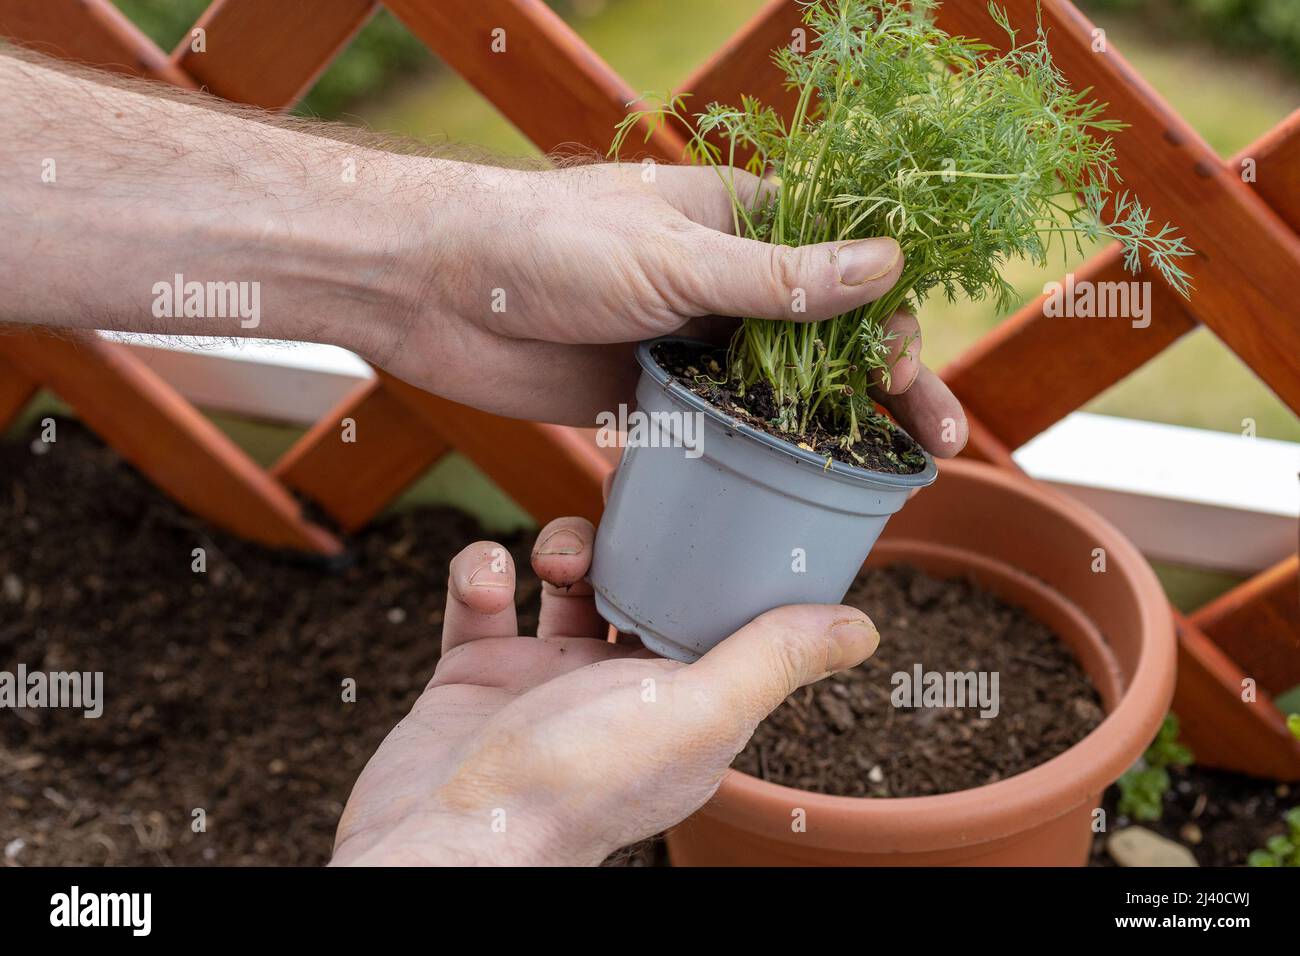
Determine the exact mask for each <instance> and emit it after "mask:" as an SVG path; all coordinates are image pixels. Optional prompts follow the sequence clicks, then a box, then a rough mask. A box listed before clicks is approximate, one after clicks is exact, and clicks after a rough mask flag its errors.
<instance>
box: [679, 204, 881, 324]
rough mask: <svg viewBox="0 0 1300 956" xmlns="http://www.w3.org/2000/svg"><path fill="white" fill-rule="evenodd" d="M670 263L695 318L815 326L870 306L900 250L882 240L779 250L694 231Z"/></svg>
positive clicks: (753, 241)
mask: <svg viewBox="0 0 1300 956" xmlns="http://www.w3.org/2000/svg"><path fill="white" fill-rule="evenodd" d="M681 251H682V255H681V256H680V257H678V259H677V260H676V261H677V262H678V263H679V264H680V266H679V267H680V268H682V269H684V270H689V272H690V275H689V276H682V277H680V281H678V282H675V283H673V284H674V285H675V286H676V287H677V288H684V289H688V290H691V291H690V293H688V294H689V295H690V298H692V299H693V300H694V301H693V302H692V303H691V304H692V305H693V306H695V308H697V309H698V310H699V311H700V312H701V313H708V314H713V315H727V316H740V317H744V318H755V319H793V320H794V321H796V322H819V321H821V320H823V319H831V318H834V317H835V316H837V315H842V314H843V313H845V312H851V311H853V310H854V309H856V308H857V307H858V306H860V305H865V304H866V303H868V302H874V301H875V300H876V299H879V298H880V297H881V296H882V295H884V294H885V293H886V292H888V291H889V290H890V289H892V288H893V287H894V284H895V283H896V282H898V279H899V276H901V275H902V274H903V252H902V250H901V249H900V248H899V247H898V243H897V242H895V241H894V240H893V239H891V238H888V237H882V238H876V239H855V240H851V241H848V242H822V243H818V244H816V245H811V246H781V245H773V244H771V243H767V242H759V241H758V240H756V239H741V238H737V237H736V236H729V235H727V234H726V233H722V232H716V231H714V230H712V229H709V228H707V227H705V226H699V227H697V228H695V229H692V230H690V231H689V232H688V233H687V239H686V241H685V243H684V248H683V249H682V250H681Z"/></svg>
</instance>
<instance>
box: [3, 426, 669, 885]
mask: <svg viewBox="0 0 1300 956" xmlns="http://www.w3.org/2000/svg"><path fill="white" fill-rule="evenodd" d="M34 434H35V432H33V434H32V435H29V436H28V437H27V438H26V439H24V440H23V441H21V442H11V443H6V444H0V669H4V670H10V671H12V670H14V669H15V668H16V666H17V664H18V663H20V662H21V663H24V664H26V665H27V667H28V669H29V670H83V671H84V670H91V671H94V670H102V671H103V672H104V689H103V694H104V712H103V716H101V717H100V718H99V719H97V720H86V719H83V718H82V717H81V716H80V712H79V711H77V712H73V711H67V710H7V711H4V712H3V713H0V853H2V854H3V855H2V856H0V865H2V864H8V865H25V866H33V865H47V866H48V865H59V864H91V865H100V864H117V865H150V864H187V865H201V864H227V865H231V864H321V863H324V862H326V861H327V860H328V859H329V857H330V852H331V847H332V844H333V840H334V829H335V826H336V825H337V824H338V818H339V814H340V813H341V812H342V809H343V803H344V801H345V800H346V799H347V796H348V793H349V792H350V791H351V788H352V784H353V783H354V782H355V780H356V778H357V775H358V774H359V773H360V772H361V768H362V767H363V766H364V765H365V762H366V761H367V760H368V759H369V757H370V755H371V754H372V753H373V752H374V750H375V748H376V747H377V746H378V745H379V742H380V741H381V740H382V739H383V738H384V736H385V735H386V734H387V733H388V731H389V730H391V729H392V727H393V726H394V725H395V724H396V723H397V721H398V720H399V719H400V718H401V717H403V716H404V715H405V714H406V712H407V710H408V709H409V708H410V706H411V704H412V702H413V701H414V700H415V698H416V696H418V694H419V693H420V691H421V690H422V689H423V687H424V684H425V682H426V681H427V680H428V678H429V675H430V674H431V673H432V672H433V668H434V664H435V663H436V662H437V658H438V645H439V640H440V632H441V624H442V614H443V606H444V602H445V600H446V580H447V563H448V561H450V559H451V557H452V556H453V555H454V554H456V552H457V551H459V550H460V549H461V548H462V547H464V546H465V545H466V544H468V543H470V542H471V541H475V540H479V539H482V538H484V537H490V536H489V535H487V534H485V532H484V531H483V529H482V528H480V527H479V526H478V525H477V524H476V523H475V522H474V521H473V520H471V519H470V518H468V517H466V516H465V515H463V514H461V513H459V512H455V511H451V510H445V509H437V510H434V509H428V510H419V511H412V512H406V513H402V514H399V515H394V516H391V517H386V518H383V519H381V520H379V521H377V522H375V523H374V524H373V525H371V526H370V527H368V528H367V529H366V530H365V531H363V532H361V533H360V534H358V535H356V536H355V537H353V538H352V539H351V540H350V542H349V546H350V550H351V552H352V555H353V560H352V563H351V564H350V565H348V566H346V567H341V568H329V567H326V566H324V565H322V564H319V563H312V562H310V561H304V560H303V559H300V558H293V557H290V556H286V555H284V554H278V553H275V552H272V551H268V550H266V549H264V548H260V547H257V546H256V545H252V544H249V543H247V542H244V541H241V540H239V539H237V538H235V537H232V536H230V535H226V534H223V533H221V532H217V531H214V530H213V529H212V528H210V527H208V526H207V525H205V524H203V523H202V522H200V521H197V520H195V519H194V518H192V517H190V516H189V515H187V514H185V513H184V512H182V511H181V510H180V509H178V508H177V507H176V506H175V505H173V504H172V503H171V502H170V501H169V500H168V499H166V498H165V497H164V496H162V495H161V494H160V493H159V492H158V491H156V490H155V489H154V488H153V487H152V486H151V485H150V484H149V483H148V482H147V481H145V480H144V479H142V478H141V477H140V476H139V475H138V474H137V473H136V472H135V470H134V469H132V468H131V467H130V466H129V465H126V464H124V463H123V462H122V461H121V460H120V459H119V458H118V457H117V455H116V454H115V453H114V452H113V451H111V450H109V449H107V448H105V447H104V446H103V445H102V444H100V442H99V441H98V440H97V439H96V438H94V437H93V436H92V435H90V434H89V433H88V432H87V431H86V430H85V429H83V428H82V427H81V426H80V425H78V424H77V423H76V422H74V421H60V422H59V423H58V442H57V443H56V444H54V445H48V446H47V445H37V446H34V447H35V448H37V449H38V450H39V451H41V452H43V453H42V454H36V453H34V452H33V450H32V447H31V446H29V444H28V441H30V439H31V437H33V436H34ZM504 543H506V544H507V545H508V546H509V547H510V549H511V551H512V553H513V555H514V558H515V563H516V567H518V568H519V569H520V574H519V579H520V580H519V596H520V600H521V604H520V610H519V624H520V627H521V628H522V630H523V632H524V633H528V632H529V631H530V630H531V629H532V628H534V627H535V625H536V622H537V607H538V597H539V593H540V592H539V587H538V583H537V581H536V579H534V578H533V577H532V575H531V573H530V572H529V571H528V567H529V563H528V548H529V547H530V546H531V540H530V536H526V535H521V536H516V537H512V538H507V539H506V540H505V542H504ZM196 547H202V548H205V549H206V551H207V573H205V574H196V573H194V572H193V571H191V569H190V564H191V560H192V559H191V556H190V552H191V550H192V549H193V548H196ZM348 677H350V678H353V679H355V680H356V702H355V703H345V702H344V701H343V700H342V688H341V683H342V681H343V680H344V678H348ZM197 808H202V809H203V810H204V812H205V823H206V832H204V833H195V832H193V830H192V828H191V826H192V823H193V821H194V816H193V811H194V810H195V809H197ZM656 852H659V851H657V850H656V849H655V848H654V847H646V846H642V847H638V848H634V849H633V850H630V851H625V852H623V853H622V854H620V855H619V861H620V862H626V863H646V862H652V861H653V860H654V859H655V856H654V854H655V853H656Z"/></svg>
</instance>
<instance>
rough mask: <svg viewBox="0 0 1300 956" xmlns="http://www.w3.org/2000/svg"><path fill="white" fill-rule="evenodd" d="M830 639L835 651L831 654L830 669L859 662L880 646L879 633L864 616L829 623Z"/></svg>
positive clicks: (837, 669)
mask: <svg viewBox="0 0 1300 956" xmlns="http://www.w3.org/2000/svg"><path fill="white" fill-rule="evenodd" d="M831 640H832V641H834V642H835V653H834V654H832V655H831V657H832V660H831V662H830V667H831V670H833V671H839V670H843V669H844V668H846V667H853V666H854V665H855V664H860V663H862V662H863V661H865V660H866V659H867V658H868V657H870V656H871V655H872V654H874V653H875V652H876V648H877V647H879V646H880V633H879V632H878V631H877V630H876V625H874V624H872V623H871V621H870V620H868V619H867V618H865V617H855V618H850V619H848V620H844V621H836V622H835V623H834V624H832V625H831Z"/></svg>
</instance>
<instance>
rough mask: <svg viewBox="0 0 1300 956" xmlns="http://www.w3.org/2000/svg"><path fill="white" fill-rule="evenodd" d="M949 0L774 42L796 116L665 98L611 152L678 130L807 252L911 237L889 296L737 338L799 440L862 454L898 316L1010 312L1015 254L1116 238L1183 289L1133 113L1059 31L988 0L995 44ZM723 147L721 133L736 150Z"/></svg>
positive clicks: (758, 221) (763, 324) (762, 223)
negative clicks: (971, 28)
mask: <svg viewBox="0 0 1300 956" xmlns="http://www.w3.org/2000/svg"><path fill="white" fill-rule="evenodd" d="M935 6H936V4H935V2H934V0H913V2H911V3H910V4H907V5H904V4H901V3H896V2H895V0H817V2H815V3H812V4H810V5H809V6H808V8H807V10H806V11H805V14H804V20H805V22H806V23H807V24H808V26H809V28H810V30H811V32H812V33H813V34H814V35H815V37H816V40H817V42H815V43H813V44H811V45H810V49H809V50H808V51H806V52H796V51H794V50H792V49H790V48H781V49H779V50H777V51H776V52H775V53H774V54H773V60H774V61H775V63H776V65H777V66H778V67H779V68H780V69H781V70H782V71H783V72H784V73H785V75H786V81H787V84H788V85H789V86H790V87H791V88H792V89H793V90H795V91H797V92H798V99H797V105H796V107H795V110H794V114H793V116H792V117H791V119H790V121H789V123H788V124H787V122H786V121H785V120H784V119H783V118H782V117H781V116H779V115H778V114H777V113H776V112H775V111H774V110H773V109H771V108H770V107H766V106H764V105H762V104H761V103H760V102H758V101H757V100H755V99H752V98H749V97H744V98H742V100H741V103H740V106H739V107H735V106H724V105H720V104H717V103H713V104H710V105H709V106H708V107H707V108H706V109H705V110H704V112H702V113H699V114H697V115H696V116H695V121H694V122H693V123H692V122H691V118H690V117H689V116H688V115H687V112H686V106H685V96H684V95H678V96H673V97H657V98H656V97H650V98H649V101H650V102H657V104H658V105H656V106H653V107H652V108H650V109H646V110H642V111H638V112H635V113H633V114H631V115H629V116H628V117H627V118H626V120H625V121H624V122H623V123H622V124H620V126H619V128H618V131H617V135H616V137H615V139H614V143H613V146H612V147H611V154H612V155H615V156H617V155H619V154H620V151H621V150H622V149H623V147H624V144H625V142H626V139H627V137H628V136H629V135H630V133H631V131H632V130H633V129H635V128H637V127H638V124H640V123H641V122H643V121H647V127H646V128H647V129H649V128H653V127H654V126H655V125H657V124H662V123H666V122H677V123H680V124H681V125H682V126H683V127H684V129H685V130H686V131H687V133H688V142H689V154H690V158H691V159H692V160H693V161H695V162H697V163H703V164H707V165H709V166H712V167H713V168H714V169H715V170H717V172H718V175H719V176H720V177H721V178H722V180H723V182H724V183H725V184H726V185H727V188H728V189H729V191H730V193H731V197H732V206H733V214H734V219H735V230H736V233H737V234H738V235H744V236H749V237H752V238H756V239H761V240H764V241H768V242H773V243H783V244H786V245H791V246H795V245H805V244H808V243H817V242H826V241H844V240H852V239H862V238H867V237H870V236H893V237H894V238H895V239H896V240H898V242H899V244H900V246H901V247H902V251H903V255H904V257H905V265H904V270H903V274H902V278H901V279H900V280H899V282H898V284H897V285H896V286H895V288H894V289H893V290H892V291H891V292H890V293H888V294H887V295H885V296H884V297H883V298H881V299H879V300H878V301H876V302H873V303H871V304H869V305H866V306H863V307H861V308H859V309H857V310H855V311H853V312H850V313H848V314H845V315H841V316H839V317H837V318H834V319H831V320H829V321H825V322H816V323H795V322H768V321H759V320H754V319H745V320H744V321H743V322H742V324H741V327H740V329H739V331H738V332H737V334H736V337H735V338H734V339H733V341H732V344H731V348H730V353H729V354H730V359H729V362H730V366H731V368H730V369H729V371H730V373H731V376H732V378H733V380H734V381H735V382H736V383H737V384H738V385H739V386H740V388H741V389H742V390H743V389H747V388H751V387H752V386H754V385H755V383H759V382H766V383H768V384H769V385H770V386H771V388H772V391H773V396H774V399H775V403H776V407H777V409H778V410H779V411H778V413H777V418H776V420H775V421H773V422H771V424H772V425H773V426H774V427H775V428H776V429H778V430H779V431H782V432H786V433H789V434H808V433H809V432H810V430H813V431H817V432H824V433H827V434H830V435H832V436H834V437H835V438H836V439H837V440H838V443H839V445H840V446H841V447H842V448H844V449H846V450H848V451H849V453H850V454H852V455H853V457H854V458H855V459H856V460H858V461H859V462H860V461H861V460H862V459H861V457H860V456H858V455H856V453H853V451H852V448H853V446H854V445H855V444H856V443H857V442H858V441H859V440H860V439H861V437H862V435H863V431H864V429H879V428H881V427H883V426H885V425H887V420H885V419H884V418H883V416H881V415H880V414H879V413H878V412H877V411H876V410H875V406H874V404H873V403H872V402H871V401H870V400H869V399H868V398H867V396H866V392H867V388H868V386H869V384H870V383H871V376H872V374H873V373H875V372H879V373H880V374H881V375H883V376H885V377H886V380H887V377H888V375H889V372H890V368H889V366H890V359H889V356H890V354H891V351H892V350H891V343H890V342H889V341H888V335H887V334H886V333H885V331H884V330H883V324H884V322H885V321H886V320H887V319H888V318H889V317H890V316H891V315H892V314H893V313H894V312H895V311H896V310H898V309H899V308H909V309H912V310H916V309H918V308H919V307H920V305H921V303H922V302H923V301H924V300H925V298H926V297H927V296H928V295H930V294H931V293H932V292H934V291H935V290H936V289H942V290H943V292H944V294H945V295H947V296H948V297H949V298H950V299H953V298H955V297H956V296H957V295H959V294H962V295H965V296H967V297H969V298H971V299H975V300H979V299H991V300H992V301H993V302H994V303H995V304H996V306H997V307H998V308H999V309H1005V308H1007V307H1009V306H1010V305H1012V304H1014V300H1015V293H1014V290H1013V288H1012V287H1011V285H1010V284H1009V283H1008V282H1007V281H1006V280H1005V279H1004V278H1003V277H1002V274H1001V269H1002V266H1003V265H1004V264H1005V263H1006V262H1007V261H1008V260H1009V259H1013V258H1017V257H1023V258H1025V259H1028V260H1030V261H1032V262H1034V263H1037V264H1039V265H1045V264H1046V263H1047V259H1048V254H1049V252H1050V250H1051V248H1052V245H1053V243H1054V242H1056V241H1059V242H1060V243H1061V247H1062V248H1061V252H1062V253H1064V252H1065V251H1066V244H1067V243H1072V244H1073V246H1074V247H1075V248H1077V249H1078V250H1079V252H1080V254H1082V240H1083V239H1085V238H1086V239H1089V240H1101V239H1114V240H1118V241H1119V242H1120V243H1121V244H1122V246H1123V252H1124V263H1125V265H1126V267H1127V268H1128V269H1129V270H1130V271H1133V272H1136V271H1138V270H1139V269H1140V268H1141V259H1142V258H1145V259H1147V261H1148V262H1150V264H1151V265H1152V266H1153V267H1154V268H1155V269H1157V270H1158V271H1159V272H1160V274H1161V275H1162V276H1164V278H1165V279H1166V280H1167V281H1168V282H1169V283H1170V285H1172V286H1173V287H1174V288H1175V289H1176V290H1178V291H1179V292H1180V293H1182V294H1183V295H1187V294H1188V290H1189V283H1188V276H1187V274H1186V273H1185V272H1184V271H1183V270H1182V269H1181V268H1180V267H1179V264H1178V260H1179V259H1180V258H1181V257H1183V256H1187V255H1189V254H1190V249H1189V248H1188V247H1187V245H1186V244H1185V242H1184V241H1183V239H1182V238H1181V237H1179V236H1177V235H1175V234H1174V231H1173V228H1172V227H1171V226H1169V225H1165V226H1164V227H1163V228H1161V229H1159V230H1153V229H1152V227H1151V223H1150V213H1149V211H1148V210H1147V209H1146V208H1145V207H1143V206H1142V205H1141V204H1140V203H1139V202H1138V200H1137V199H1136V198H1135V197H1133V196H1131V195H1130V194H1128V193H1127V192H1124V193H1121V194H1119V195H1118V196H1116V195H1114V194H1113V186H1112V184H1117V183H1118V182H1119V181H1120V177H1119V174H1118V172H1117V171H1116V168H1115V154H1114V148H1113V145H1112V143H1111V141H1110V139H1109V134H1110V133H1112V132H1113V131H1115V130H1118V129H1120V128H1122V124H1120V123H1118V122H1115V121H1112V120H1106V119H1103V118H1102V112H1103V106H1101V105H1099V104H1097V103H1096V102H1093V101H1090V100H1088V99H1086V95H1087V91H1084V92H1081V93H1077V92H1074V91H1073V90H1071V89H1070V87H1069V86H1068V84H1067V83H1066V82H1065V79H1064V77H1062V75H1061V74H1060V72H1059V71H1058V70H1057V69H1056V67H1055V65H1054V64H1053V62H1052V58H1051V55H1050V53H1049V52H1048V48H1047V37H1046V33H1045V31H1044V29H1043V27H1042V25H1041V23H1040V24H1039V26H1038V29H1037V32H1036V34H1035V36H1034V37H1033V38H1032V39H1028V40H1021V39H1019V38H1018V37H1017V34H1016V31H1015V30H1014V29H1013V28H1012V27H1011V25H1010V22H1009V21H1008V19H1007V17H1006V14H1005V12H1004V11H1003V10H1001V9H999V8H998V7H996V6H994V5H990V8H989V9H990V11H991V12H992V15H993V17H994V19H995V20H996V21H997V23H998V24H999V25H1000V27H1001V28H1002V29H1004V30H1005V31H1006V32H1007V34H1008V37H1009V40H1010V43H1009V46H1010V49H1009V50H1008V52H1006V53H1004V54H1001V55H996V54H995V52H994V51H993V49H992V48H991V47H990V46H988V45H986V44H983V43H979V42H976V41H974V40H971V39H969V38H965V37H954V36H950V35H949V34H947V33H945V32H944V31H942V30H940V29H939V28H938V27H936V26H935V23H934V16H933V13H934V9H935ZM719 144H721V145H719ZM746 154H748V156H749V159H748V161H747V164H746V168H748V169H749V171H751V172H753V173H756V174H758V175H762V176H767V177H769V178H770V179H771V181H772V182H773V189H772V190H770V191H769V192H768V193H767V195H764V196H760V197H758V198H756V199H755V200H753V201H752V204H749V205H747V204H746V203H745V202H742V200H741V199H740V198H739V196H738V194H737V191H736V189H735V184H734V175H733V173H732V172H731V170H732V168H733V167H734V165H735V162H736V160H737V158H738V157H741V156H745V155H746Z"/></svg>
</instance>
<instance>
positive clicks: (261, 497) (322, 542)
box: [0, 331, 341, 554]
mask: <svg viewBox="0 0 1300 956" xmlns="http://www.w3.org/2000/svg"><path fill="white" fill-rule="evenodd" d="M0 357H3V358H4V360H5V361H7V362H10V363H12V364H14V365H17V366H18V367H20V368H21V369H23V370H24V372H25V373H27V374H29V375H31V376H32V377H33V378H35V379H37V380H39V381H40V382H42V383H43V384H45V385H46V386H48V387H49V388H50V389H52V390H53V391H54V392H55V393H56V394H57V395H58V396H59V397H60V398H62V399H63V400H64V401H66V402H67V403H68V404H69V405H71V406H72V407H73V408H74V409H75V410H76V412H77V415H78V416H79V417H80V418H81V420H82V421H83V422H85V423H86V425H87V426H89V427H90V428H91V429H92V430H94V432H95V433H96V434H97V435H99V436H100V437H101V438H103V439H104V441H105V442H107V443H108V444H109V445H111V446H112V447H113V448H114V449H115V450H116V451H117V452H118V453H120V454H121V455H122V457H123V458H125V459H126V460H127V461H129V462H130V463H131V464H133V465H135V467H136V468H138V469H139V470H140V471H141V472H142V473H143V474H144V475H145V476H146V477H148V478H149V480H151V481H152V482H153V483H154V484H155V485H157V486H158V487H159V488H160V489H161V490H162V491H163V492H164V493H166V494H167V495H169V496H170V497H171V498H172V499H173V500H175V501H176V502H178V503H179V504H181V505H182V506H184V507H185V508H188V509H189V510H190V511H192V512H193V513H195V514H196V515H198V516H199V517H201V518H204V519H206V520H208V521H210V522H212V523H213V524H215V525H218V526H219V527H222V528H225V529H226V530H228V531H231V532H233V533H235V534H238V535H241V536H243V537H246V538H249V539H250V540H253V541H260V542H261V543H263V544H266V545H269V546H271V547H280V548H294V549H298V550H304V551H315V552H319V553H323V554H334V553H337V552H339V551H340V550H341V547H340V545H339V543H338V541H337V540H335V538H334V537H333V536H332V535H330V534H329V533H327V532H326V531H324V530H323V529H321V528H319V527H317V526H316V525H313V524H311V523H310V522H308V521H307V520H306V519H304V517H303V515H302V508H301V507H300V506H299V504H298V502H297V501H295V500H294V498H293V496H292V495H290V494H289V493H288V492H287V491H286V490H285V489H284V488H283V487H282V486H281V485H280V484H279V483H278V482H277V481H275V480H274V479H273V478H271V477H270V475H268V474H267V473H266V472H265V471H263V470H262V469H261V468H260V467H258V465H257V463H256V462H254V461H253V460H252V459H251V458H249V457H248V455H247V454H245V453H244V452H243V450H241V449H240V448H239V446H237V445H236V444H235V443H234V442H232V441H231V440H230V439H229V438H227V437H226V435H225V434H224V433H223V432H222V431H221V430H220V429H218V428H217V427H216V426H215V425H214V424H212V422H210V421H209V420H208V419H206V418H204V417H203V415H202V414H200V413H199V412H198V410H197V409H195V408H194V406H193V405H191V404H190V403H189V402H187V401H185V399H184V398H182V397H181V396H180V395H179V394H178V393H177V392H176V390H175V389H173V388H172V387H171V386H170V385H168V384H167V383H166V382H164V381H163V380H162V379H161V378H159V377H158V376H157V375H156V374H155V373H154V372H152V371H151V370H150V369H149V368H148V367H147V366H145V365H144V363H142V362H141V361H140V360H139V359H137V358H136V357H135V356H134V355H132V354H131V351H130V349H129V348H128V347H127V346H125V345H121V344H118V343H115V342H108V341H105V340H104V339H101V338H100V337H99V336H98V335H95V334H93V333H91V334H82V335H71V334H59V335H51V334H47V333H43V332H26V331H14V332H12V333H10V334H6V335H5V336H3V337H0Z"/></svg>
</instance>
